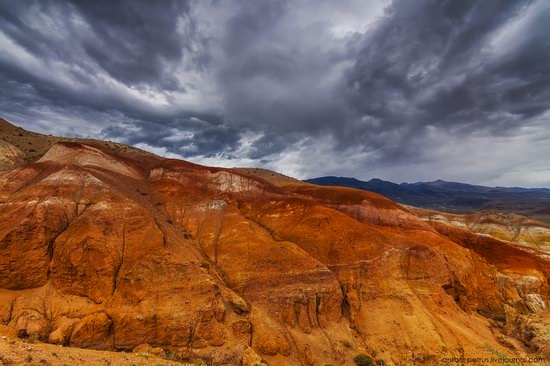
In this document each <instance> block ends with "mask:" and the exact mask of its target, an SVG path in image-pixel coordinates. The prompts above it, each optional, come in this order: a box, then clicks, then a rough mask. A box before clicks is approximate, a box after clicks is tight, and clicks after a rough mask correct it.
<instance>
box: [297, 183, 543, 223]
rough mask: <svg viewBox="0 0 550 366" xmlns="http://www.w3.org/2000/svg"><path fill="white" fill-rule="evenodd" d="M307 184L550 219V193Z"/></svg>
mask: <svg viewBox="0 0 550 366" xmlns="http://www.w3.org/2000/svg"><path fill="white" fill-rule="evenodd" d="M306 182H308V183H313V184H318V185H322V186H342V187H351V188H358V189H363V190H366V191H371V192H375V193H379V194H381V195H383V196H386V197H388V198H390V199H392V200H394V201H397V202H399V203H403V204H407V205H411V206H417V207H424V208H430V209H435V210H444V211H477V210H499V211H511V212H517V213H523V214H528V215H530V216H536V217H537V218H539V219H544V220H545V221H547V220H548V219H549V218H550V189H548V188H521V187H485V186H478V185H472V184H465V183H457V182H446V181H443V180H436V181H433V182H417V183H401V184H396V183H392V182H388V181H384V180H381V179H371V180H369V181H362V180H359V179H355V178H347V177H333V176H328V177H319V178H313V179H307V180H306Z"/></svg>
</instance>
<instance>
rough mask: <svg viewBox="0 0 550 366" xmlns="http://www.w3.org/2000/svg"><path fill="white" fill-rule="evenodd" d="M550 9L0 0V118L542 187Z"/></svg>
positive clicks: (330, 165)
mask: <svg viewBox="0 0 550 366" xmlns="http://www.w3.org/2000/svg"><path fill="white" fill-rule="evenodd" d="M549 24H550V1H546V0H539V1H511V0H484V1H469V0H460V1H456V0H446V1H445V0H433V1H423V0H415V1H410V0H402V1H388V0H371V1H366V0H357V1H355V0H333V1H329V0H311V1H307V0H289V1H284V0H281V1H267V0H266V1H256V0H250V1H245V0H241V1H224V0H211V1H208V0H201V1H198V0H197V1H189V2H186V1H167V0H165V1H149V0H144V1H134V0H127V1H110V0H109V1H97V0H95V1H49V0H40V1H38V0H37V1H28V0H24V1H12V0H0V50H1V51H0V86H1V87H0V117H3V118H5V119H7V120H8V121H11V122H13V123H15V124H17V125H19V126H22V127H24V128H27V129H30V130H33V131H39V132H45V133H51V134H58V135H65V136H90V137H95V138H101V139H110V140H116V141H120V142H124V143H128V144H131V145H135V146H138V147H140V148H143V149H146V150H150V151H152V152H154V153H157V154H159V155H164V156H170V157H180V158H183V159H186V160H190V161H193V162H198V163H203V164H208V165H221V166H230V167H232V166H260V167H265V168H269V169H274V170H276V171H279V172H282V173H285V174H288V175H292V176H295V177H298V178H311V177H316V176H323V175H338V176H353V177H357V178H359V179H370V178H373V177H378V178H382V179H387V180H392V181H396V182H402V181H408V182H412V181H426V180H435V179H445V180H454V181H462V182H470V183H478V184H486V185H521V186H546V187H550V26H549Z"/></svg>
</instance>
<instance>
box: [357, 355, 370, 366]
mask: <svg viewBox="0 0 550 366" xmlns="http://www.w3.org/2000/svg"><path fill="white" fill-rule="evenodd" d="M353 361H354V362H355V364H356V365H357V366H371V365H372V358H370V357H369V356H367V355H363V354H359V355H357V356H355V357H354V358H353Z"/></svg>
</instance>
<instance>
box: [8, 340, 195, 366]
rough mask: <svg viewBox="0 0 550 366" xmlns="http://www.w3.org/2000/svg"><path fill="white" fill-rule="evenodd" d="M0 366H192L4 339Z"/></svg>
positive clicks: (141, 357) (143, 357) (128, 354)
mask: <svg viewBox="0 0 550 366" xmlns="http://www.w3.org/2000/svg"><path fill="white" fill-rule="evenodd" d="M0 365H1V366H8V365H37V366H50V365H51V366H80V365H86V366H122V365H124V366H138V365H139V366H149V365H151V366H169V365H178V366H182V365H189V366H192V364H188V363H180V362H174V361H169V360H166V359H164V358H161V357H158V356H154V355H151V354H148V353H140V354H133V353H123V352H109V351H94V350H88V349H80V348H71V347H61V346H55V345H51V344H44V343H32V342H28V341H24V340H19V339H14V338H10V337H6V336H0Z"/></svg>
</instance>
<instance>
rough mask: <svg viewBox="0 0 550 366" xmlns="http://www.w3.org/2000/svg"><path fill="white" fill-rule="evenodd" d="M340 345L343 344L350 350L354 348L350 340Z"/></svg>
mask: <svg viewBox="0 0 550 366" xmlns="http://www.w3.org/2000/svg"><path fill="white" fill-rule="evenodd" d="M340 343H342V345H343V346H344V347H346V348H348V349H350V348H353V344H351V342H350V341H348V340H343V341H340Z"/></svg>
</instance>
